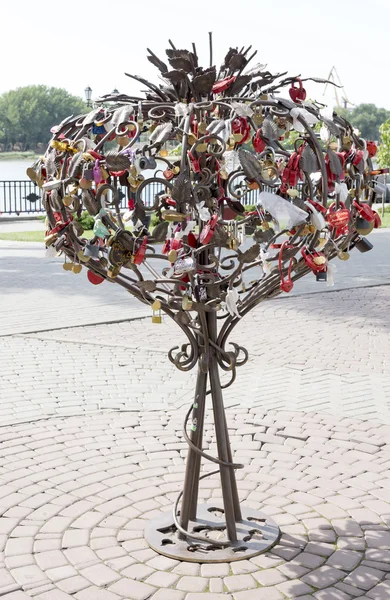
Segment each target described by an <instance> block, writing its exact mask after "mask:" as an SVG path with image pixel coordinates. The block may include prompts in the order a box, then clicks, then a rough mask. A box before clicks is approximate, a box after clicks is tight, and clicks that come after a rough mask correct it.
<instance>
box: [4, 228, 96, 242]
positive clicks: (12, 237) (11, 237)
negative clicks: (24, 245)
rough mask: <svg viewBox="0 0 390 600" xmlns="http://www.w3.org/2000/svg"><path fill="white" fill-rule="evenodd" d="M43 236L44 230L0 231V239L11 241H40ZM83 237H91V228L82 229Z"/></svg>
mask: <svg viewBox="0 0 390 600" xmlns="http://www.w3.org/2000/svg"><path fill="white" fill-rule="evenodd" d="M44 237H45V232H44V231H12V232H9V233H0V240H8V241H12V242H42V244H43V240H44ZM83 237H85V238H87V239H88V240H89V239H91V237H93V231H92V229H89V230H88V231H84V233H83Z"/></svg>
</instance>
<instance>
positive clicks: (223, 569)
mask: <svg viewBox="0 0 390 600" xmlns="http://www.w3.org/2000/svg"><path fill="white" fill-rule="evenodd" d="M245 562H246V561H245ZM233 564H234V563H231V565H232V566H233ZM252 566H254V565H252ZM256 568H257V567H255V568H254V569H253V570H255V569H256ZM176 572H177V571H176ZM200 573H201V576H202V577H227V575H229V573H230V565H229V564H227V563H205V564H203V565H200Z"/></svg>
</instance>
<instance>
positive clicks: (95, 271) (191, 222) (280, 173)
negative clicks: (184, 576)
mask: <svg viewBox="0 0 390 600" xmlns="http://www.w3.org/2000/svg"><path fill="white" fill-rule="evenodd" d="M169 43H170V46H171V48H170V49H169V50H167V51H166V54H167V58H168V63H169V65H170V66H169V67H168V65H167V64H165V63H164V62H163V61H162V60H160V59H159V58H158V57H157V56H156V55H155V54H154V53H153V52H152V51H150V50H148V52H149V55H148V60H149V61H150V62H152V63H153V64H154V65H155V66H156V67H157V68H158V69H159V71H160V73H161V76H162V78H163V80H164V84H163V85H158V86H157V85H154V84H153V83H150V82H149V81H146V80H145V79H143V78H142V77H138V76H135V75H129V76H130V77H132V78H134V79H136V80H138V81H140V82H141V83H142V84H143V85H144V86H145V87H146V88H147V91H146V93H145V96H143V97H132V96H126V95H123V94H111V95H107V96H104V97H103V98H101V99H100V100H99V101H98V103H97V104H98V105H97V107H96V108H94V109H93V110H92V111H91V112H90V113H89V114H87V115H82V116H78V117H73V116H72V117H69V118H68V119H66V120H65V121H63V122H62V123H61V124H60V125H58V126H56V127H55V128H54V129H53V139H52V141H51V143H50V146H49V148H48V150H47V152H46V154H45V156H44V157H43V158H42V159H41V160H39V161H38V162H36V163H35V164H34V165H33V167H32V168H31V169H29V170H28V174H29V175H30V177H31V178H32V179H33V180H34V181H35V182H36V183H38V184H39V185H40V186H41V187H42V189H43V203H44V207H45V209H46V212H47V222H48V231H47V236H46V240H45V241H46V246H47V247H48V249H49V251H52V252H54V253H58V252H60V253H63V254H64V256H65V259H66V258H68V259H70V261H71V262H66V260H65V264H64V268H66V269H72V270H74V271H76V272H78V271H80V270H81V268H82V266H84V267H85V268H86V270H87V276H88V279H89V280H90V281H91V283H93V284H98V283H101V282H103V281H104V280H106V281H108V282H112V283H117V284H119V285H121V286H123V287H124V288H125V289H126V290H128V291H129V292H131V294H132V295H133V296H135V297H136V298H138V299H139V300H140V301H141V302H143V303H144V304H147V305H150V306H151V308H152V309H153V311H154V312H153V320H154V321H155V322H159V321H161V312H163V313H164V314H165V315H167V316H168V317H170V318H171V319H172V320H173V321H175V322H176V324H177V325H178V326H179V327H180V328H181V329H182V331H183V332H184V333H185V335H186V338H187V340H188V343H187V344H185V345H184V346H182V347H181V348H178V347H176V348H173V349H172V350H171V351H170V352H169V359H170V361H171V362H172V363H174V364H175V365H176V367H177V368H179V369H181V370H183V371H189V370H190V369H192V368H194V367H197V369H198V375H197V382H196V389H195V398H194V402H193V404H192V406H191V407H190V410H189V411H188V414H187V416H186V419H185V427H184V435H185V439H186V441H187V442H188V445H189V451H188V458H187V467H186V475H185V482H184V487H183V492H182V493H181V494H180V495H179V497H178V499H177V501H176V503H175V506H174V508H173V512H172V511H170V512H169V513H168V514H162V516H161V518H159V519H157V521H154V522H151V523H150V524H149V526H148V528H147V530H146V534H145V535H146V539H147V540H148V542H149V544H150V545H151V546H152V547H153V548H155V549H156V550H157V551H158V552H160V553H162V554H165V555H167V556H173V557H177V558H180V559H183V560H192V561H200V562H205V561H231V560H239V559H241V558H247V557H248V556H252V555H254V554H258V553H260V552H263V551H265V550H266V549H267V548H269V547H270V546H272V545H273V544H274V543H276V541H277V539H278V536H279V530H278V527H277V525H276V524H275V523H274V522H273V521H272V520H271V519H270V518H268V517H267V516H266V515H264V514H261V513H259V512H257V511H254V510H251V509H249V508H247V507H244V506H241V505H240V502H239V497H238V492H237V485H236V479H235V469H238V468H240V466H241V465H239V464H235V463H233V460H232V451H231V447H230V443H229V433H228V426H227V422H226V416H225V410H224V406H223V399H222V388H223V387H227V386H229V385H231V384H232V383H233V382H234V380H235V377H236V369H237V367H239V366H240V365H242V364H244V363H245V362H246V360H247V358H248V353H247V351H246V350H245V349H244V348H243V347H242V346H240V345H237V344H232V345H229V346H228V339H229V336H230V334H231V332H232V330H233V329H234V327H235V326H236V325H237V323H238V322H239V320H240V319H241V317H243V316H244V315H246V314H247V313H248V312H249V311H250V310H252V309H253V308H254V307H255V306H256V305H257V304H259V303H260V302H262V301H263V300H265V299H266V298H271V297H274V296H276V295H278V294H280V293H282V292H284V293H288V292H290V291H291V289H292V288H293V285H294V282H295V281H296V280H297V279H299V278H300V277H302V276H304V275H306V274H307V273H312V274H314V275H315V276H316V278H317V279H318V280H328V282H329V281H330V280H331V279H332V266H331V265H330V261H331V260H332V259H333V258H334V257H336V256H337V257H338V258H339V259H341V260H346V259H348V257H349V251H350V250H351V248H353V247H355V246H356V247H357V248H358V249H359V250H360V251H362V252H365V251H367V250H368V249H370V248H371V244H370V243H369V242H368V241H367V240H366V239H365V238H362V235H364V234H367V233H369V232H370V231H371V230H372V229H373V227H378V226H379V225H380V220H379V217H378V215H377V214H376V213H375V212H374V211H373V210H372V208H371V205H372V201H373V199H374V196H375V192H374V187H373V183H372V181H373V176H374V175H375V174H376V173H375V172H374V171H373V167H372V164H371V157H372V156H373V155H374V154H375V151H376V148H375V145H374V144H373V143H371V142H369V143H368V142H366V141H365V140H363V139H361V138H360V137H359V135H358V133H357V132H356V131H354V130H353V128H352V126H351V125H350V123H349V122H348V121H346V120H345V119H344V118H341V117H338V116H337V115H335V114H332V112H330V113H329V112H328V113H325V112H324V111H323V108H324V107H323V105H321V104H319V103H317V102H314V101H306V92H305V90H304V88H303V81H305V80H303V79H300V78H299V77H298V76H295V77H286V73H279V74H276V75H273V74H271V73H270V72H269V71H267V70H266V68H265V66H264V65H261V64H256V65H255V66H254V67H252V68H249V66H248V65H249V63H250V62H251V61H252V60H253V58H254V56H255V54H256V53H255V52H254V53H252V54H250V47H249V48H247V49H244V48H242V49H241V50H238V49H237V48H230V49H229V51H228V53H227V54H226V56H225V58H224V60H223V63H222V65H221V67H220V68H219V69H217V68H216V67H215V66H213V65H212V62H213V61H212V45H211V35H210V66H209V67H208V68H202V67H201V66H200V65H199V61H198V56H197V51H196V47H195V45H193V46H192V51H188V50H178V49H176V48H175V46H174V45H173V43H172V42H169ZM169 69H171V70H169ZM314 81H323V80H317V79H314ZM286 86H290V88H289V97H288V98H283V97H280V96H279V92H280V90H281V89H283V88H285V87H286ZM143 140H145V141H143ZM170 140H177V142H180V143H181V153H180V158H178V159H177V160H176V159H175V158H172V156H169V154H168V151H167V150H166V145H167V142H168V141H170ZM108 143H111V146H110V147H111V149H109V148H108V147H107V144H108ZM157 160H158V161H159V164H157V162H156V161H157ZM161 164H162V165H163V167H161ZM146 170H147V171H148V172H149V173H150V172H151V170H152V172H153V176H151V177H148V178H144V176H143V175H142V172H146ZM151 185H153V186H154V189H155V186H156V185H157V186H159V191H158V192H157V193H156V195H155V196H154V201H153V202H152V203H151V204H149V205H147V203H146V202H145V190H146V191H147V189H148V188H150V186H151ZM121 186H126V188H127V190H128V200H129V211H127V212H126V213H125V214H124V215H122V214H121V211H120V206H119V204H120V203H119V190H120V189H121ZM251 190H258V203H257V207H256V210H247V209H246V207H245V205H244V204H243V202H241V201H242V200H243V198H244V197H245V195H246V194H247V193H248V192H249V191H251ZM329 199H330V200H331V205H330V206H328V203H329ZM83 207H84V208H85V209H86V210H87V211H88V212H89V213H90V215H92V216H93V217H94V219H95V226H94V237H93V239H91V240H90V241H88V240H87V239H85V238H84V237H83V231H82V229H81V228H80V225H79V223H78V222H77V221H76V220H75V217H76V216H77V215H80V213H81V210H82V209H83ZM151 213H155V215H157V217H158V221H159V222H158V224H157V226H156V227H155V228H154V229H153V231H152V233H149V232H147V231H145V227H144V226H143V225H140V224H145V223H146V220H145V218H146V216H147V215H148V214H151ZM128 219H132V220H133V223H135V226H134V227H133V229H132V230H130V229H126V220H128ZM138 225H140V226H139V227H138ZM161 244H162V246H161ZM161 260H163V261H165V263H164V265H165V266H164V267H163V268H162V269H160V268H159V267H158V266H157V265H158V263H160V264H161V262H160V261H161ZM248 272H250V274H251V281H250V282H249V283H248V280H247V274H248ZM220 369H221V370H222V371H226V372H228V373H229V374H230V380H229V382H228V383H227V384H226V385H224V386H222V385H221V380H220ZM208 388H209V391H207V390H208ZM208 394H210V396H211V400H212V408H213V413H214V422H215V434H216V441H217V447H218V457H217V458H216V457H213V456H209V455H208V454H206V453H205V452H204V451H203V450H202V435H203V425H204V416H205V405H206V398H207V395H208ZM189 429H190V432H188V430H189ZM202 458H204V459H206V460H209V461H212V462H213V463H215V464H216V467H217V471H216V472H218V473H219V474H220V478H221V487H222V504H220V505H218V504H217V505H202V506H198V487H199V481H200V480H201V479H202V478H203V477H206V476H208V475H210V473H206V474H205V475H202V476H201V475H200V471H201V460H202Z"/></svg>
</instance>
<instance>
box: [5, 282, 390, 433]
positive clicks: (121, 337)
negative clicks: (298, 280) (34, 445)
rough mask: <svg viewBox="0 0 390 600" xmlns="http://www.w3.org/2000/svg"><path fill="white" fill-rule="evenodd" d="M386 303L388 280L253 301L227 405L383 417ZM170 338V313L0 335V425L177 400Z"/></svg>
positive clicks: (181, 398)
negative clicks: (162, 318) (158, 320)
mask: <svg viewBox="0 0 390 600" xmlns="http://www.w3.org/2000/svg"><path fill="white" fill-rule="evenodd" d="M389 303H390V286H381V287H374V288H364V289H355V290H349V291H340V292H335V293H331V294H323V295H321V294H316V295H307V296H300V297H299V298H298V297H296V298H288V299H283V300H281V299H280V300H273V301H269V302H265V303H264V304H263V305H260V306H259V307H257V308H256V310H255V311H254V312H253V313H252V314H251V315H248V317H245V318H244V319H243V320H242V322H241V323H240V324H239V325H238V326H237V329H236V331H235V332H234V333H233V336H232V340H233V341H234V340H236V341H240V343H243V344H244V345H245V346H246V347H247V348H248V350H249V353H250V359H249V361H248V363H247V364H246V365H245V366H243V367H241V368H239V369H238V371H237V382H236V384H235V385H234V386H232V387H231V388H229V389H227V390H226V392H225V400H226V403H227V405H229V406H231V405H236V404H238V403H240V405H243V406H253V405H254V404H256V405H259V406H263V407H264V408H267V409H272V408H273V409H283V408H287V409H289V410H305V411H316V412H324V413H329V414H333V415H345V416H356V417H362V418H366V419H373V420H377V421H379V422H383V423H390V380H389V377H388V372H389V362H390V338H389V328H390V325H389V320H388V317H387V314H386V308H387V307H388V306H389ZM275 332H279V334H281V336H282V343H281V344H280V345H278V346H276V345H275V343H274V336H275ZM180 336H181V333H180V331H179V329H178V328H177V327H176V326H175V325H174V324H172V323H171V322H170V321H166V322H164V323H163V324H162V325H153V324H152V323H151V319H150V316H149V317H148V318H147V319H138V320H134V321H130V322H125V323H116V324H111V325H96V326H93V327H71V328H68V329H62V330H58V331H49V332H43V333H37V334H26V335H13V336H7V337H3V338H0V340H1V342H0V357H1V364H2V377H1V380H0V386H1V387H0V390H1V396H2V398H3V401H2V403H1V404H0V424H1V423H3V424H8V423H15V422H17V421H25V420H29V419H36V418H40V417H42V416H44V417H45V416H51V415H71V414H75V413H76V414H78V413H83V412H93V411H96V410H101V409H103V410H123V409H125V410H135V411H137V410H140V409H145V408H147V409H153V410H159V409H161V408H170V407H173V406H175V407H180V406H183V405H187V404H188V402H190V401H191V395H192V389H193V385H194V378H195V376H196V374H195V371H193V372H190V373H181V372H180V371H177V369H176V368H175V367H174V366H173V365H171V364H170V363H169V361H168V359H167V355H166V353H167V351H168V350H169V348H171V347H172V346H174V345H178V344H180V343H182V342H184V341H185V339H184V337H183V338H181V337H180ZM156 390H158V394H156Z"/></svg>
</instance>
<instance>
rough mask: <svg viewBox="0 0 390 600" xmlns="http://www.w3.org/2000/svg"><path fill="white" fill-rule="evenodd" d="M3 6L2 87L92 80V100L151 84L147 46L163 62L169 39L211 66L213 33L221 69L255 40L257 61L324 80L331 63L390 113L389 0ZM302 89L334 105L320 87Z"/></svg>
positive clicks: (355, 96) (79, 84) (359, 94)
mask: <svg viewBox="0 0 390 600" xmlns="http://www.w3.org/2000/svg"><path fill="white" fill-rule="evenodd" d="M1 8H2V22H1V48H2V51H1V62H0V93H3V92H5V91H8V90H10V89H14V88H16V87H20V86H24V85H30V84H39V83H40V84H45V85H49V86H56V87H63V88H65V89H67V90H68V91H69V92H71V93H72V94H75V95H79V96H82V97H84V89H85V87H86V86H88V85H89V86H90V87H91V88H92V90H93V97H97V96H99V95H101V94H104V93H108V92H111V91H112V90H113V89H114V88H115V87H116V88H117V89H118V90H119V91H121V92H125V93H131V92H138V91H139V90H140V88H142V86H140V85H139V84H137V83H136V82H133V81H132V80H130V79H129V78H128V77H126V76H125V75H124V72H125V71H127V72H130V73H135V74H137V75H142V76H144V77H146V78H147V79H151V80H152V81H154V82H157V76H158V74H159V72H158V70H157V69H156V68H155V67H153V66H152V65H151V64H150V63H149V62H148V61H147V59H146V47H147V46H148V47H150V48H151V49H152V50H153V51H154V52H155V53H156V54H157V55H158V56H159V57H160V58H162V59H163V60H164V61H165V58H166V57H165V54H164V50H165V48H168V47H169V45H168V43H167V40H168V38H171V39H172V41H173V42H174V44H175V46H176V47H177V48H182V47H187V48H189V49H191V42H195V43H196V46H197V51H198V55H199V57H200V64H202V65H203V66H208V31H213V40H214V64H217V65H218V66H219V64H220V63H221V61H222V59H223V57H224V55H225V53H226V51H227V50H228V48H229V45H232V46H239V48H240V47H241V46H243V45H246V46H248V45H249V44H252V47H253V49H257V50H258V54H257V56H256V57H255V59H254V60H253V64H255V63H256V62H262V63H267V64H268V69H269V70H270V71H271V72H276V71H281V70H283V71H286V70H288V71H289V74H291V75H297V74H298V73H301V74H302V76H317V77H323V78H326V77H327V76H328V74H329V71H330V69H331V68H332V66H333V65H335V66H336V68H337V70H338V73H339V75H340V78H341V80H342V82H343V84H344V86H345V90H346V94H347V96H348V98H349V100H350V101H351V102H353V103H355V104H360V103H361V102H373V103H375V104H377V105H378V106H379V107H385V108H387V109H390V83H389V82H390V75H389V69H388V64H389V41H388V36H389V33H388V31H389V27H390V0H268V1H267V2H266V1H265V0H239V1H237V0H235V1H232V0H219V1H217V0H207V1H206V0H192V1H191V2H189V1H188V0H187V1H186V0H181V1H178V0H169V1H168V2H163V1H158V0H143V1H142V0H137V1H134V0H128V1H126V0H110V1H109V2H107V1H103V0H92V1H86V0H77V1H76V0H65V1H64V2H61V1H56V0H35V1H34V0H3V1H2V2H1ZM306 88H307V91H308V95H309V96H310V97H313V98H316V99H317V100H320V101H327V102H328V103H329V104H331V105H334V104H335V100H334V96H333V95H330V93H329V94H328V93H327V95H326V97H323V96H322V93H323V86H317V85H316V84H309V83H308V84H307V85H306Z"/></svg>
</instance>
